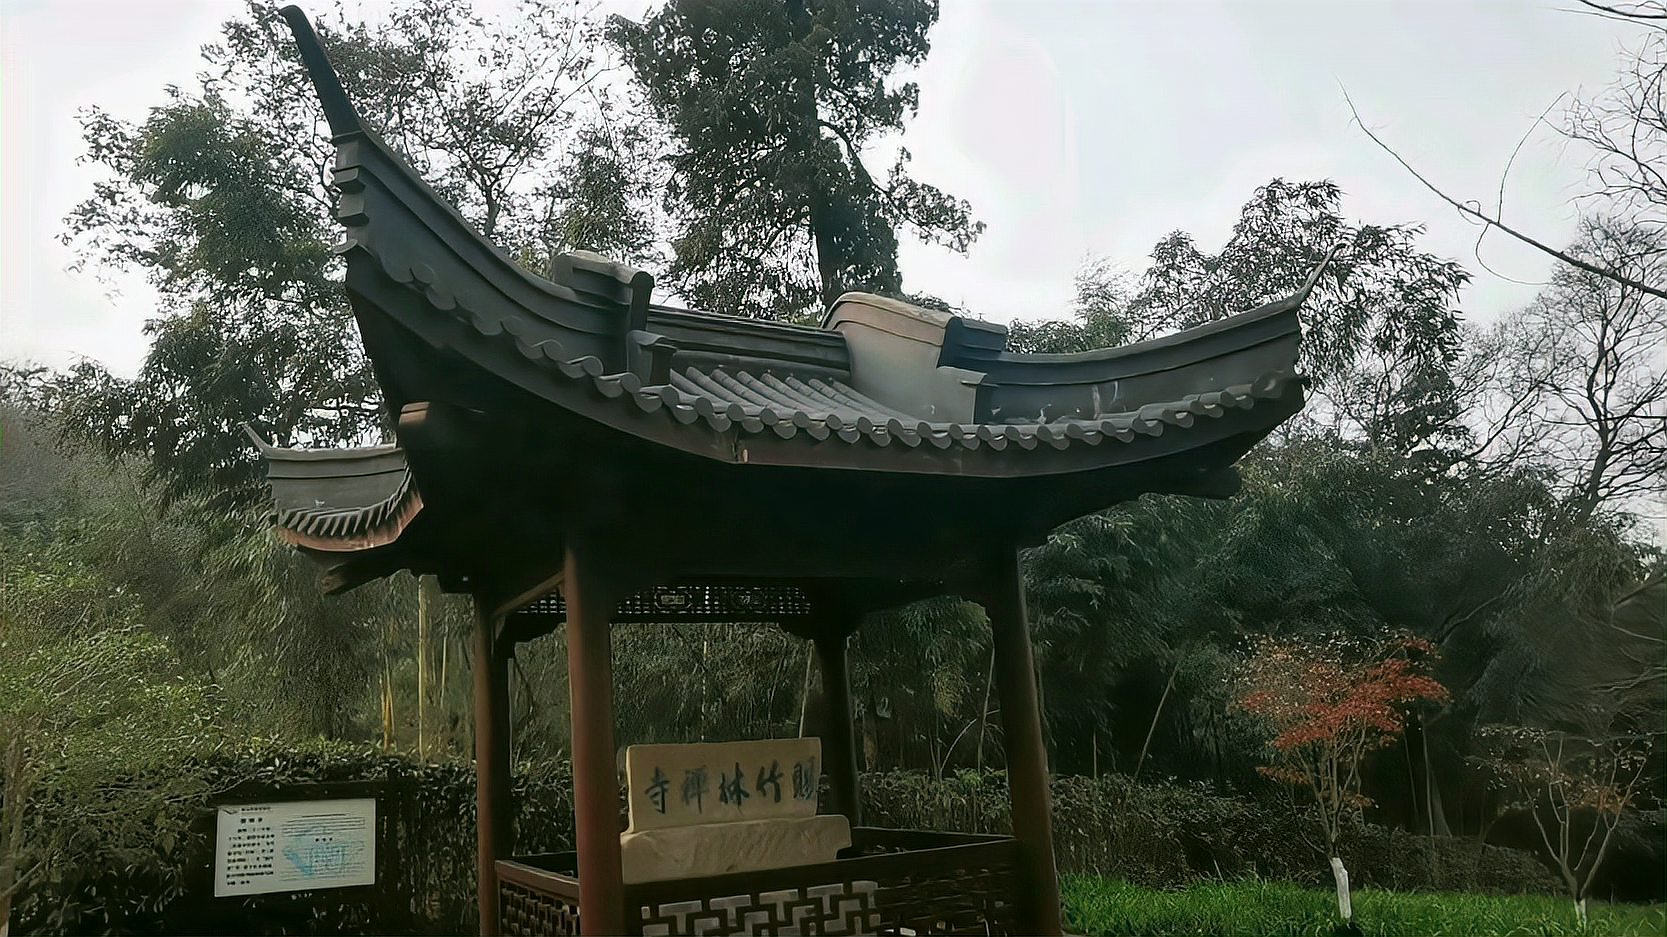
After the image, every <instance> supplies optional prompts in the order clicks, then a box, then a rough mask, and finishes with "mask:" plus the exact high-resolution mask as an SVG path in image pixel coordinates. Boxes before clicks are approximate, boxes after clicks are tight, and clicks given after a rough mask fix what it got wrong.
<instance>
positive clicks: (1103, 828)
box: [863, 772, 1558, 894]
mask: <svg viewBox="0 0 1667 937" xmlns="http://www.w3.org/2000/svg"><path fill="white" fill-rule="evenodd" d="M863 804H864V810H865V813H864V815H863V822H865V823H868V824H870V825H874V826H896V827H904V828H913V829H943V830H957V831H963V832H991V833H1006V832H1009V831H1010V830H1011V826H1012V822H1011V819H1010V817H1009V814H1008V806H1007V804H1008V801H1007V783H1006V778H1005V776H1004V775H1002V774H1000V773H991V774H986V775H983V776H979V775H976V774H973V773H971V772H966V773H963V774H960V775H956V776H953V777H946V778H944V779H943V780H941V781H934V780H932V779H931V778H929V777H927V776H925V775H924V774H918V773H908V772H890V773H886V774H870V775H864V776H863ZM1053 816H1054V853H1055V855H1056V856H1058V860H1059V867H1060V870H1061V871H1062V872H1084V873H1092V874H1095V875H1103V876H1109V877H1113V878H1118V879H1123V880H1126V881H1130V882H1134V883H1137V884H1142V885H1154V886H1172V885H1177V884H1181V883H1185V882H1192V881H1198V880H1201V879H1237V878H1243V877H1247V876H1255V877H1260V878H1268V879H1280V880H1288V881H1294V882H1302V883H1309V884H1318V883H1320V882H1321V881H1322V879H1324V878H1325V875H1324V870H1325V865H1324V855H1323V849H1324V846H1323V844H1322V843H1319V842H1317V841H1316V839H1317V837H1315V835H1314V834H1313V832H1312V830H1313V829H1314V825H1313V823H1312V821H1311V820H1309V819H1308V818H1306V817H1303V816H1301V815H1300V814H1297V813H1293V812H1292V811H1291V810H1290V809H1289V807H1288V806H1286V805H1284V804H1280V803H1271V802H1261V801H1256V800H1251V799H1248V798H1243V797H1225V796H1221V795H1218V794H1212V793H1210V792H1208V791H1205V790H1203V789H1201V788H1198V787H1193V786H1183V785H1178V784H1162V783H1157V784H1136V785H1130V784H1129V783H1128V780H1127V779H1126V778H1124V777H1122V776H1120V775H1118V776H1106V777H1101V778H1098V779H1094V778H1084V777H1060V778H1055V779H1054V782H1053ZM1342 850H1343V854H1344V855H1345V856H1346V857H1349V858H1350V859H1351V860H1353V861H1352V862H1351V865H1357V866H1358V867H1359V869H1360V875H1359V877H1358V879H1357V882H1358V884H1360V885H1363V886H1374V887H1381V888H1395V889H1410V890H1450V891H1477V892H1485V893H1497V894H1513V893H1524V892H1534V893H1546V894H1552V893H1555V892H1556V890H1557V887H1558V883H1557V880H1556V878H1555V877H1554V876H1553V875H1552V874H1551V872H1550V871H1549V870H1548V869H1546V868H1545V867H1544V866H1543V865H1542V864H1541V863H1540V862H1539V861H1538V860H1536V859H1535V858H1534V856H1533V855H1532V854H1531V853H1527V852H1524V851H1521V850H1517V849H1507V848H1502V847H1497V846H1487V845H1484V844H1482V843H1480V842H1478V841H1476V840H1469V839H1455V838H1446V837H1444V838H1438V839H1434V840H1432V839H1430V838H1429V837H1424V836H1418V835H1415V834H1412V833H1407V832H1405V831H1403V830H1397V829H1390V828H1388V827H1381V826H1375V825H1371V824H1354V825H1351V826H1348V827H1346V828H1345V830H1344V835H1343V840H1342Z"/></svg>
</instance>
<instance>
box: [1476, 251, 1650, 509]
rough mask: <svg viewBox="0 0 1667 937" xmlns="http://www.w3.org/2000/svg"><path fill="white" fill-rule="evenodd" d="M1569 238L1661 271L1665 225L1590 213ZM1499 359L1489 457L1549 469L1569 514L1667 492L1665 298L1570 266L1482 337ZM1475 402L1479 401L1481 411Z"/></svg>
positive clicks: (1621, 261) (1636, 269) (1612, 263)
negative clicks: (1652, 225) (1577, 234)
mask: <svg viewBox="0 0 1667 937" xmlns="http://www.w3.org/2000/svg"><path fill="white" fill-rule="evenodd" d="M1581 228H1582V233H1581V238H1580V240H1579V241H1578V242H1577V243H1576V244H1574V245H1573V246H1572V247H1570V248H1569V251H1570V252H1571V253H1573V254H1575V255H1577V256H1585V257H1591V258H1593V259H1594V260H1595V261H1597V262H1599V263H1601V264H1603V265H1604V266H1605V267H1607V268H1609V269H1615V270H1622V271H1631V272H1633V273H1635V274H1637V276H1636V277H1633V279H1637V278H1645V279H1647V278H1650V277H1656V278H1661V277H1663V276H1667V232H1663V231H1659V230H1654V229H1652V228H1650V227H1647V226H1642V225H1637V224H1632V223H1629V222H1626V221H1620V220H1610V219H1587V220H1586V221H1585V222H1583V223H1582V226H1581ZM1488 338H1489V339H1490V340H1491V344H1490V347H1488V348H1487V349H1486V350H1485V351H1484V353H1485V354H1488V355H1491V356H1495V357H1496V358H1497V361H1498V367H1497V370H1496V371H1495V372H1494V378H1495V383H1494V385H1493V386H1492V387H1489V388H1484V393H1491V396H1492V398H1493V399H1492V401H1490V402H1492V403H1493V404H1494V406H1493V408H1492V420H1493V421H1496V422H1494V423H1493V425H1484V426H1482V427H1479V435H1480V436H1481V437H1482V438H1483V439H1485V440H1487V441H1488V442H1489V443H1490V445H1489V446H1488V447H1487V448H1485V449H1483V450H1482V452H1481V453H1480V457H1481V458H1482V459H1483V460H1484V461H1485V462H1486V463H1488V464H1493V465H1497V464H1500V463H1501V462H1526V463H1527V464H1531V465H1534V466H1536V467H1538V468H1540V469H1542V470H1544V471H1546V472H1547V473H1549V477H1550V478H1552V479H1554V484H1555V485H1556V486H1557V488H1558V489H1559V491H1560V492H1561V493H1562V494H1563V496H1564V498H1565V500H1566V502H1567V505H1568V509H1569V514H1570V517H1571V519H1572V520H1573V521H1574V522H1576V523H1579V522H1583V521H1585V520H1586V519H1587V518H1589V517H1590V516H1591V515H1592V514H1593V513H1594V512H1596V511H1598V510H1600V509H1604V508H1615V507H1617V506H1621V505H1625V504H1628V503H1629V502H1635V501H1637V499H1639V498H1645V497H1649V496H1653V495H1660V494H1661V493H1662V492H1664V491H1667V361H1664V360H1663V357H1662V348H1663V347H1667V299H1660V298H1658V297H1655V296H1652V295H1650V294H1648V293H1646V292H1644V291H1642V290H1639V289H1636V288H1634V287H1632V286H1629V285H1627V284H1626V283H1624V282H1621V281H1619V280H1615V279H1614V278H1611V277H1606V276H1603V275H1601V274H1597V273H1591V272H1588V271H1585V270H1581V269H1578V268H1575V267H1563V268H1559V269H1558V270H1557V271H1556V272H1555V273H1554V274H1553V275H1552V279H1551V284H1550V285H1549V286H1548V287H1547V288H1546V289H1545V291H1544V292H1542V293H1541V294H1540V295H1539V296H1538V297H1536V298H1535V299H1534V301H1533V302H1532V303H1530V304H1528V306H1526V307H1525V308H1523V309H1521V310H1519V311H1517V312H1515V313H1513V314H1511V315H1509V316H1507V317H1506V318H1505V319H1504V320H1503V321H1502V322H1500V323H1499V324H1498V325H1497V326H1496V327H1495V328H1494V329H1493V333H1492V334H1491V335H1490V336H1488ZM1479 412H1480V411H1479Z"/></svg>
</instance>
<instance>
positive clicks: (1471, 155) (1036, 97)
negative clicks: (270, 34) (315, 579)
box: [0, 0, 1634, 374]
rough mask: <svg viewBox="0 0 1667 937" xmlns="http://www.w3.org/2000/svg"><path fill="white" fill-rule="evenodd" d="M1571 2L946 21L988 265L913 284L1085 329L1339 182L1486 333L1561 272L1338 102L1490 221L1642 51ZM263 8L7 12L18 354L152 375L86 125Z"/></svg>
mask: <svg viewBox="0 0 1667 937" xmlns="http://www.w3.org/2000/svg"><path fill="white" fill-rule="evenodd" d="M317 5H318V6H319V7H320V8H323V7H325V6H326V4H324V3H322V2H320V3H318V4H317ZM647 5H648V4H646V3H644V2H636V3H611V4H610V6H619V7H622V8H624V9H626V10H628V11H632V12H635V11H636V10H638V9H640V8H642V7H645V6H647ZM1572 5H1573V3H1572V0H1567V2H1563V0H1511V2H1506V0H1494V2H1471V3H1466V2H1458V0H1450V2H1428V3H1412V2H1399V3H1389V2H1381V3H1343V2H1337V3H1298V2H1289V0H1285V2H1276V0H1241V2H1223V3H1203V2H1158V0H1102V2H1089V0H1078V2H1062V0H1029V2H1020V0H995V2H982V0H945V2H944V4H943V10H942V15H941V19H940V22H939V24H938V26H937V27H936V29H935V31H934V32H933V34H932V54H931V56H930V57H929V59H928V60H927V62H926V64H925V65H924V67H923V68H921V69H920V71H919V73H918V74H917V75H916V76H915V77H916V78H917V79H918V81H919V82H920V86H921V93H920V113H919V115H918V117H917V118H916V119H915V120H914V122H913V124H912V125H911V128H910V130H909V133H908V135H907V137H906V140H905V143H906V145H907V146H908V147H909V149H910V151H911V152H912V153H913V154H914V157H915V160H914V166H915V170H916V175H917V178H920V179H922V180H923V181H928V182H932V183H935V184H937V185H939V186H941V187H943V188H945V189H947V190H948V191H950V192H952V193H954V194H956V195H958V196H961V197H963V198H966V199H968V200H969V201H971V203H972V205H973V208H974V211H975V213H976V215H977V217H978V218H980V219H981V220H983V221H985V222H986V223H987V224H988V225H989V228H988V230H987V231H986V233H985V235H984V237H983V238H982V239H981V240H980V241H979V242H978V243H977V244H976V245H975V246H974V248H973V250H972V252H971V254H970V255H969V256H966V257H961V256H958V255H954V254H950V253H948V252H947V251H943V250H940V249H936V248H927V247H923V246H919V245H912V244H911V245H908V246H905V248H904V249H903V255H902V260H903V273H904V278H905V287H906V288H908V289H910V290H915V291H925V292H930V293H934V294H937V295H939V296H942V297H944V298H946V299H949V300H951V301H953V302H957V303H961V304H964V305H966V306H968V307H969V308H971V309H972V310H974V311H975V312H977V313H979V314H980V315H982V316H984V317H986V318H990V319H995V320H998V321H1007V320H1010V319H1013V318H1016V317H1036V316H1060V315H1064V314H1065V313H1066V312H1067V311H1068V308H1069V301H1070V292H1071V288H1070V281H1071V274H1072V272H1073V271H1074V270H1075V269H1076V267H1077V266H1078V265H1079V264H1080V263H1081V261H1082V260H1083V259H1084V258H1085V257H1086V256H1089V255H1108V256H1110V257H1111V258H1113V259H1114V260H1115V261H1117V262H1118V263H1120V264H1122V265H1124V266H1126V267H1128V268H1129V269H1131V270H1134V271H1138V270H1140V269H1142V267H1143V266H1144V259H1145V257H1146V254H1147V252H1148V251H1149V250H1150V248H1151V246H1152V244H1153V242H1155V241H1156V240H1157V239H1158V238H1160V237H1161V236H1163V235H1164V234H1165V233H1167V232H1169V231H1172V230H1175V229H1177V228H1179V229H1184V230H1187V231H1190V232H1192V233H1193V234H1194V235H1195V236H1196V237H1197V238H1198V239H1199V240H1200V241H1201V243H1202V244H1203V245H1204V246H1205V247H1206V248H1214V247H1216V246H1218V245H1219V244H1220V243H1221V241H1222V240H1223V239H1224V238H1225V237H1226V234H1227V232H1228V229H1229V227H1230V226H1231V224H1232V222H1233V221H1234V219H1235V218H1236V217H1237V214H1238V209H1239V206H1240V205H1242V204H1243V203H1244V201H1245V200H1246V199H1247V198H1248V197H1249V195H1250V193H1251V191H1252V190H1253V189H1254V188H1255V187H1256V186H1257V185H1259V184H1261V183H1263V182H1266V181H1267V180H1268V179H1270V178H1272V177H1274V176H1284V177H1286V178H1291V179H1314V178H1330V179H1333V180H1336V181H1337V182H1338V183H1339V184H1341V186H1342V187H1343V189H1344V191H1345V193H1346V199H1345V203H1344V208H1345V211H1346V212H1347V213H1348V214H1349V215H1350V216H1351V217H1353V218H1356V219H1360V220H1365V221H1370V222H1379V223H1387V222H1410V221H1418V222H1424V223H1425V224H1427V225H1428V227H1429V235H1428V237H1427V239H1426V242H1425V243H1426V245H1427V246H1428V247H1429V248H1430V249H1432V250H1435V251H1437V252H1439V253H1441V254H1444V255H1447V256H1450V257H1453V258H1457V259H1460V260H1461V261H1463V262H1464V263H1465V265H1466V266H1467V267H1469V268H1470V269H1471V270H1472V272H1473V273H1474V274H1475V275H1476V280H1475V282H1474V284H1473V285H1472V286H1471V287H1470V288H1469V289H1468V290H1467V291H1466V293H1465V295H1464V296H1463V298H1462V306H1463V308H1464V310H1465V311H1466V313H1467V314H1468V315H1469V316H1470V317H1471V318H1473V319H1478V320H1486V319H1488V318H1491V317H1493V316H1496V315H1498V314H1499V313H1501V312H1502V311H1504V310H1506V309H1509V308H1511V307H1512V306H1515V305H1518V304H1521V303H1522V302H1524V301H1525V300H1526V299H1527V298H1528V297H1530V296H1531V295H1533V293H1534V291H1535V287H1534V286H1533V285H1532V283H1533V282H1536V281H1541V280H1543V279H1544V278H1545V276H1546V274H1547V272H1548V270H1549V263H1548V262H1547V261H1545V260H1544V259H1543V258H1541V257H1540V256H1538V255H1537V254H1535V253H1533V252H1531V251H1529V250H1527V249H1523V248H1519V247H1516V246H1514V245H1512V244H1510V243H1509V242H1507V241H1506V240H1504V239H1502V238H1498V236H1497V235H1494V236H1490V239H1489V241H1488V242H1487V244H1486V245H1485V246H1484V247H1483V257H1484V259H1486V260H1487V261H1488V264H1489V266H1491V267H1492V268H1493V269H1494V270H1497V271H1499V273H1501V274H1503V275H1505V277H1508V278H1511V279H1515V280H1523V281H1528V285H1523V284H1518V283H1513V282H1511V280H1510V279H1505V278H1501V277H1497V276H1494V275H1491V274H1489V273H1488V272H1487V271H1486V270H1483V269H1481V268H1480V266H1479V265H1477V264H1476V262H1475V260H1474V258H1473V257H1472V247H1473V244H1474V242H1475V240H1476V233H1477V231H1476V229H1475V228H1474V227H1472V226H1471V225H1469V224H1467V223H1466V222H1465V221H1463V220H1462V219H1460V218H1459V217H1457V215H1456V214H1455V213H1454V212H1453V211H1452V210H1451V209H1450V208H1448V207H1446V206H1445V205H1443V204H1442V203H1440V202H1439V201H1438V200H1437V199H1436V198H1435V197H1434V196H1433V195H1430V194H1429V193H1428V192H1426V191H1424V190H1423V189H1421V188H1420V187H1419V186H1418V184H1417V182H1416V181H1414V180H1413V179H1411V178H1410V177H1409V176H1408V175H1406V173H1405V172H1404V171H1403V170H1401V169H1400V168H1399V167H1398V166H1396V165H1395V164H1394V163H1393V161H1392V160H1391V159H1390V158H1389V156H1388V155H1387V154H1385V153H1383V152H1382V151H1380V150H1378V149H1376V148H1375V147H1374V146H1373V144H1372V143H1371V141H1369V140H1368V139H1366V137H1365V135H1364V134H1362V133H1361V132H1360V130H1359V129H1358V128H1356V127H1354V126H1352V125H1351V121H1350V117H1349V112H1348V108H1347V106H1346V105H1345V103H1344V101H1343V93H1342V89H1344V88H1346V89H1347V90H1348V92H1349V94H1350V95H1351V96H1352V97H1353V98H1354V101H1355V104H1356V105H1357V106H1358V107H1359V108H1360V110H1361V112H1362V115H1363V116H1364V117H1365V119H1366V121H1367V122H1368V124H1369V125H1371V126H1372V127H1373V128H1374V129H1376V130H1378V131H1379V132H1380V133H1381V134H1382V135H1383V136H1385V137H1386V138H1387V139H1388V140H1389V141H1390V142H1392V143H1393V144H1394V145H1396V146H1397V147H1399V148H1400V149H1401V151H1402V153H1403V154H1404V155H1405V156H1407V157H1408V158H1409V159H1410V160H1412V161H1413V162H1414V163H1415V165H1417V166H1419V167H1420V168H1421V169H1422V170H1423V171H1425V172H1426V174H1427V175H1429V176H1430V177H1432V178H1433V179H1435V180H1437V181H1439V182H1440V183H1441V184H1443V185H1444V186H1446V187H1448V188H1449V189H1450V191H1452V192H1454V193H1455V194H1460V195H1463V196H1469V197H1475V198H1481V199H1484V200H1490V201H1491V200H1492V199H1493V198H1495V197H1496V196H1495V193H1496V191H1497V188H1498V184H1499V174H1500V171H1501V170H1502V168H1503V167H1504V165H1505V162H1506V160H1507V158H1508V157H1509V156H1510V153H1511V150H1512V148H1513V147H1514V146H1515V145H1516V141H1517V140H1518V138H1519V137H1521V136H1522V134H1523V133H1524V132H1525V131H1526V130H1528V129H1529V127H1530V126H1531V125H1532V124H1533V121H1534V118H1535V117H1536V116H1537V115H1538V114H1539V113H1540V112H1542V111H1543V110H1545V108H1546V106H1547V105H1549V104H1551V103H1552V101H1553V100H1554V99H1556V98H1557V96H1558V95H1560V94H1563V93H1565V92H1570V91H1575V90H1578V89H1581V88H1585V89H1587V90H1596V89H1597V88H1599V87H1601V86H1602V85H1604V84H1606V83H1607V82H1608V80H1609V78H1610V76H1611V74H1612V72H1613V70H1614V69H1615V66H1616V63H1617V54H1618V51H1619V50H1620V48H1621V47H1622V46H1623V45H1625V44H1627V43H1630V42H1632V41H1633V40H1634V36H1633V34H1632V33H1631V32H1629V30H1628V28H1627V27H1625V26H1623V25H1620V24H1616V23H1612V22H1609V21H1606V20H1603V19H1600V18H1597V17H1593V16H1585V15H1579V14H1576V13H1572V12H1569V11H1568V9H1567V8H1568V7H1570V6H1572ZM303 6H305V3H303ZM366 6H368V7H370V8H373V9H374V8H377V7H382V6H386V2H385V0H384V2H369V3H367V4H366ZM349 8H350V9H352V8H354V4H353V3H352V2H351V0H350V2H349ZM241 9H242V5H241V4H240V3H234V2H226V0H57V2H47V0H0V11H3V14H0V70H3V73H0V94H3V98H0V120H3V125H0V221H3V225H4V228H3V232H0V237H3V239H4V253H0V358H5V359H14V360H15V359H27V360H35V361H39V362H41V363H46V364H52V365H62V364H66V363H68V362H70V361H72V360H74V359H75V358H77V357H79V356H86V357H91V358H94V359H98V360H101V361H103V362H105V363H106V364H108V365H109V366H110V367H111V368H113V369H114V370H116V371H117V372H118V373H123V374H131V373H132V372H133V371H134V370H135V368H136V367H137V366H138V364H139V362H140V360H141V358H142V357H143V354H144V338H143V336H142V334H141V332H140V327H141V325H142V324H143V322H144V320H145V319H146V318H148V317H150V316H151V315H153V314H154V305H153V297H151V296H150V294H149V293H148V291H147V290H146V288H145V287H144V285H143V284H142V282H138V281H135V280H133V279H132V278H127V279H125V280H121V281H119V284H118V285H119V293H117V294H116V295H111V294H110V290H109V289H108V288H107V287H106V286H105V285H104V284H102V283H100V282H99V281H98V280H97V279H95V277H94V276H93V275H92V273H90V272H87V273H75V272H71V271H69V270H68V269H67V267H68V266H69V264H70V262H71V260H72V256H71V253H70V251H69V249H68V248H66V247H64V246H63V245H61V244H59V243H58V242H57V240H56V237H57V235H58V234H59V232H60V231H61V230H62V227H63V218H64V215H65V214H66V213H67V212H68V211H69V209H70V208H71V206H72V205H73V204H74V203H75V202H76V201H77V200H78V199H80V198H82V197H84V196H85V195H86V194H87V193H88V192H89V191H90V187H91V184H92V180H93V179H94V178H95V174H94V172H93V170H92V169H91V168H90V167H86V166H78V165H77V164H76V160H77V157H78V156H79V155H80V153H81V151H82V146H81V141H80V138H79V132H78V128H77V125H76V122H75V117H74V115H75V112H76V110H77V109H78V108H80V107H83V106H87V105H94V104H96V105H99V106H101V107H104V108H106V109H108V110H110V111H112V112H114V113H115V114H117V115H119V116H123V117H128V118H141V117H143V115H144V113H145V110H146V108H148V107H150V106H152V105H154V104H157V103H159V102H160V101H161V99H162V89H163V86H164V85H166V84H169V83H178V84H182V85H189V84H190V83H191V79H192V76H193V74H194V73H195V71H196V69H197V68H198V67H199V65H200V60H199V59H198V58H197V49H198V47H200V46H201V45H202V44H203V43H205V42H208V41H210V40H211V39H212V38H213V37H214V36H215V34H216V31H217V27H218V24H219V22H220V21H221V20H223V19H225V18H226V17H228V16H232V15H235V14H237V13H238V12H239V11H240V10H241ZM1583 182H1584V170H1583V166H1582V162H1581V156H1580V154H1578V153H1575V152H1572V151H1571V152H1567V153H1565V152H1563V150H1562V148H1561V147H1560V146H1559V140H1558V138H1557V136H1556V135H1555V134H1554V133H1552V132H1550V131H1547V130H1541V131H1539V132H1537V133H1536V134H1534V136H1533V137H1532V138H1531V139H1530V142H1529V144H1528V146H1527V147H1525V148H1524V151H1523V153H1522V155H1521V156H1520V157H1519V158H1518V160H1517V162H1516V166H1515V168H1514V170H1513V171H1512V174H1511V178H1510V187H1509V190H1508V195H1507V205H1506V212H1507V215H1508V217H1509V218H1510V220H1512V221H1514V222H1515V223H1517V224H1519V225H1520V226H1521V227H1523V228H1526V229H1529V230H1531V231H1534V232H1536V233H1538V234H1539V235H1540V236H1541V237H1542V238H1543V239H1545V240H1548V241H1552V242H1562V241H1565V240H1567V239H1568V238H1569V237H1570V236H1571V235H1572V233H1573V230H1574V213H1573V208H1572V206H1571V203H1570V200H1571V198H1572V196H1574V195H1575V194H1577V193H1578V192H1579V191H1581V188H1582V185H1583Z"/></svg>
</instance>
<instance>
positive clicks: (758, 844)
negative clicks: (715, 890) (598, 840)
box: [619, 814, 851, 885]
mask: <svg viewBox="0 0 1667 937" xmlns="http://www.w3.org/2000/svg"><path fill="white" fill-rule="evenodd" d="M849 845H851V825H850V823H849V822H848V821H847V820H846V819H845V818H844V817H843V816H840V815H839V814H833V815H831V816H820V817H818V816H811V817H778V818H774V819H767V820H739V821H735V822H730V823H707V824H702V825H700V826H678V827H666V828H662V829H657V830H644V831H641V832H635V833H622V834H620V837H619V865H620V872H621V874H622V876H623V877H624V880H625V883H626V884H628V885H629V884H635V883H637V882H659V881H665V880H667V879H679V878H696V877H703V876H707V875H723V874H725V873H729V872H751V871H755V870H758V869H783V868H790V867H792V866H799V865H811V864H814V863H818V862H832V861H833V860H834V859H835V858H837V857H838V856H837V854H838V852H839V851H840V850H841V849H844V848H845V847H846V846H849Z"/></svg>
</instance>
